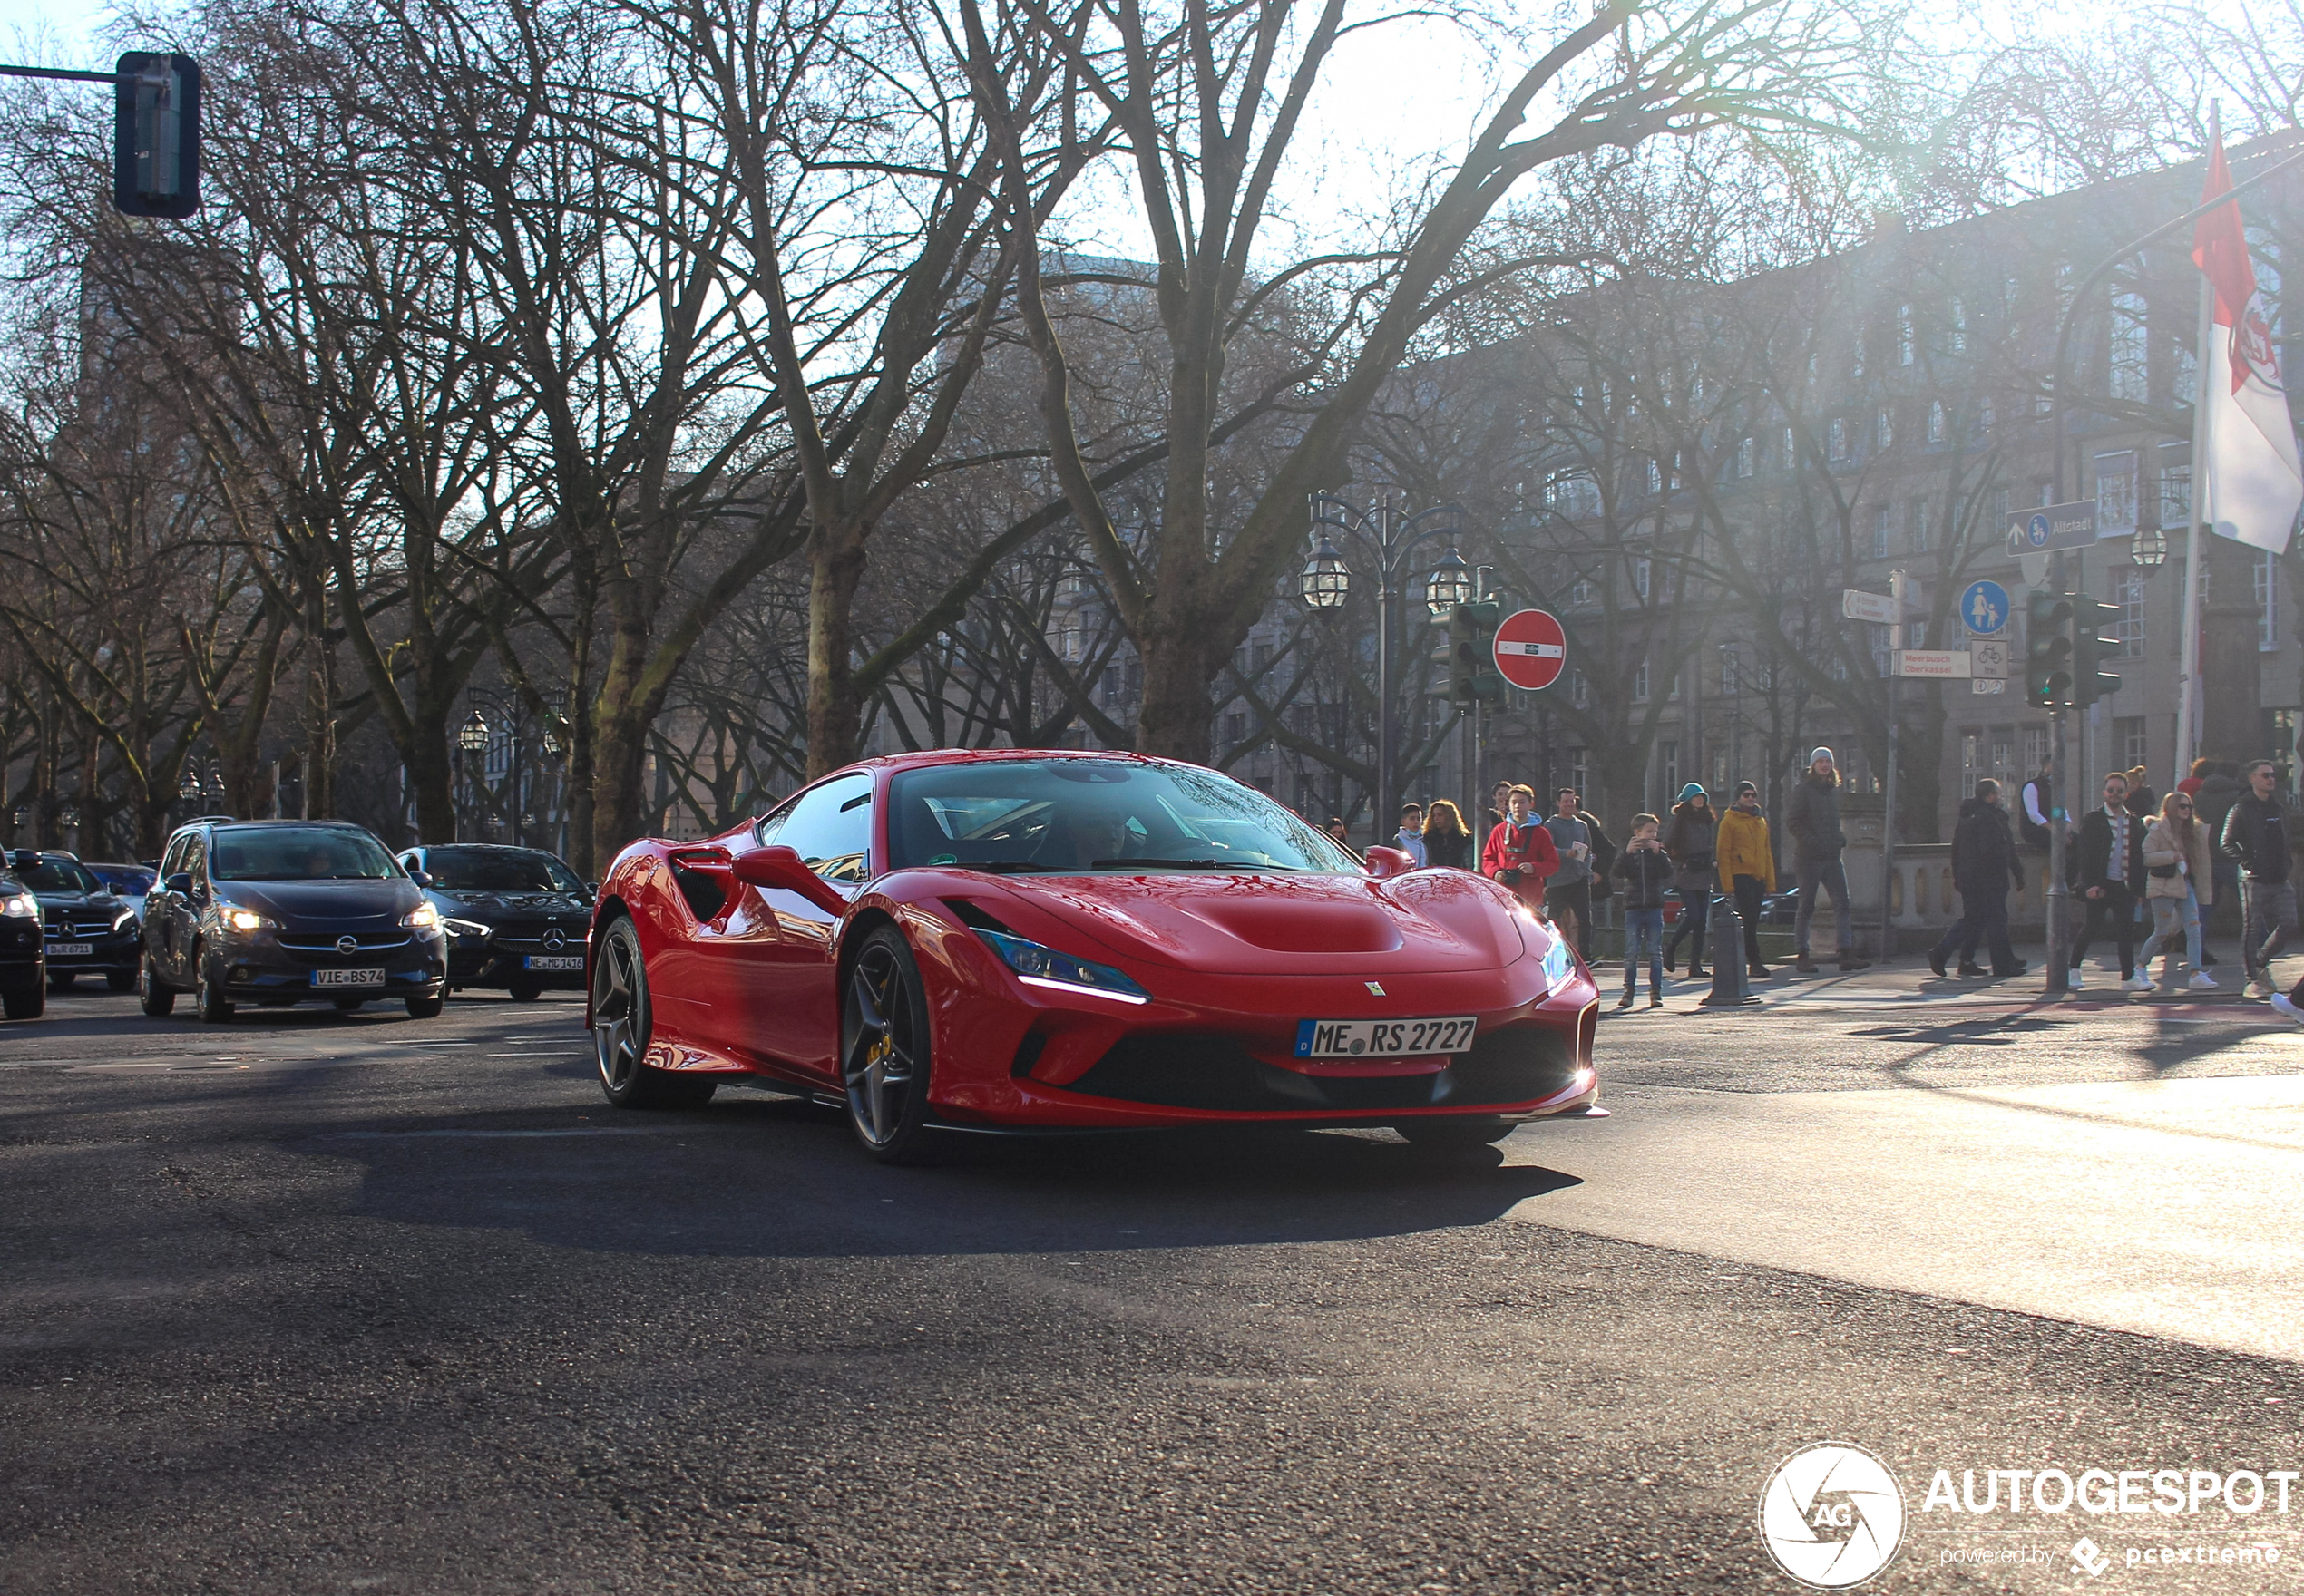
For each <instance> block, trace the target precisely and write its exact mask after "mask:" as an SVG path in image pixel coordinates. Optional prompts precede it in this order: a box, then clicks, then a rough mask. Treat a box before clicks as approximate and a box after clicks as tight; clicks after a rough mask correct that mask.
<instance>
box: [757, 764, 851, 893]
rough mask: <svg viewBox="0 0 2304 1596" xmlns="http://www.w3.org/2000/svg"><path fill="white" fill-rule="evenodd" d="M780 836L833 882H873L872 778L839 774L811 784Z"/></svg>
mask: <svg viewBox="0 0 2304 1596" xmlns="http://www.w3.org/2000/svg"><path fill="white" fill-rule="evenodd" d="M761 829H762V831H763V832H765V831H766V829H767V828H766V827H765V826H763V827H762V828H761ZM775 836H776V842H778V843H779V844H780V845H782V846H784V847H786V848H789V849H791V850H792V851H793V852H796V853H797V854H799V856H800V859H801V861H802V862H803V863H805V865H807V867H808V868H809V869H810V870H812V871H815V872H816V874H818V875H820V876H822V877H823V878H824V879H825V881H841V882H844V883H853V884H856V885H861V884H863V883H864V881H869V880H870V879H871V878H872V870H871V860H870V854H871V851H872V777H870V776H869V775H864V774H857V775H851V776H836V777H835V778H834V779H833V780H831V781H828V782H825V783H823V784H822V785H820V786H815V787H811V788H809V789H808V790H807V791H806V792H805V793H801V794H800V797H799V799H798V801H797V802H796V803H794V804H793V805H792V806H791V807H790V808H789V809H787V810H786V811H785V813H784V817H783V821H782V823H781V824H779V825H777V826H776V832H775Z"/></svg>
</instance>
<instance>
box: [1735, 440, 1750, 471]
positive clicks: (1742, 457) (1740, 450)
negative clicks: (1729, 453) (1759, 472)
mask: <svg viewBox="0 0 2304 1596" xmlns="http://www.w3.org/2000/svg"><path fill="white" fill-rule="evenodd" d="M1752 453H1753V441H1752V439H1750V438H1746V439H1744V440H1743V442H1742V443H1738V444H1737V445H1736V474H1737V475H1738V476H1740V477H1749V476H1750V475H1752Z"/></svg>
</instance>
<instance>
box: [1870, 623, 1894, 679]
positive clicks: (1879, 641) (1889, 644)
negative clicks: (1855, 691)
mask: <svg viewBox="0 0 2304 1596" xmlns="http://www.w3.org/2000/svg"><path fill="white" fill-rule="evenodd" d="M1864 629H1865V630H1866V631H1868V632H1870V633H1871V634H1872V674H1873V675H1874V676H1886V675H1888V667H1889V664H1890V663H1891V662H1890V661H1889V653H1890V651H1891V650H1893V649H1894V648H1895V647H1896V641H1895V638H1896V628H1894V627H1883V626H1868V627H1866V628H1864Z"/></svg>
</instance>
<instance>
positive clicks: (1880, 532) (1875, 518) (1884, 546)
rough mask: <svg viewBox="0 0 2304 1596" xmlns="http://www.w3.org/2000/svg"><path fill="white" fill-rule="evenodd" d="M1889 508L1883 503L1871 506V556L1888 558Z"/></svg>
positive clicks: (1881, 558) (1880, 558) (1879, 558)
mask: <svg viewBox="0 0 2304 1596" xmlns="http://www.w3.org/2000/svg"><path fill="white" fill-rule="evenodd" d="M1888 526H1889V508H1888V506H1887V505H1885V504H1876V505H1874V506H1873V507H1872V558H1873V559H1874V560H1886V559H1887V558H1888Z"/></svg>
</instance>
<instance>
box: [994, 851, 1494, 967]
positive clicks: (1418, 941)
mask: <svg viewBox="0 0 2304 1596" xmlns="http://www.w3.org/2000/svg"><path fill="white" fill-rule="evenodd" d="M1001 887H1002V888H1004V889H1005V890H1007V891H1008V892H1010V893H1013V894H1014V895H1015V896H1016V897H1018V898H1020V899H1023V900H1026V901H1028V902H1030V903H1032V904H1034V905H1036V906H1037V907H1039V908H1040V910H1042V911H1043V912H1045V913H1047V914H1049V915H1050V916H1052V917H1053V918H1055V919H1057V920H1061V921H1063V922H1064V923H1065V925H1066V926H1068V927H1069V928H1070V929H1073V930H1075V931H1078V932H1079V933H1081V934H1083V935H1085V936H1087V937H1089V938H1090V939H1094V940H1095V941H1096V942H1098V943H1099V944H1101V945H1102V946H1103V947H1104V948H1106V949H1109V950H1110V951H1112V952H1115V953H1119V954H1122V955H1125V956H1128V957H1131V958H1136V959H1147V960H1149V961H1150V962H1153V963H1156V964H1164V965H1169V966H1172V967H1175V968H1181V969H1205V970H1214V971H1220V972H1223V973H1225V974H1231V975H1336V974H1344V973H1351V972H1352V971H1356V970H1362V969H1365V970H1369V971H1372V972H1373V971H1380V970H1390V971H1391V972H1393V973H1395V974H1406V973H1410V972H1412V971H1423V970H1463V969H1494V968H1501V967H1502V966H1504V965H1507V964H1509V963H1511V962H1512V961H1513V960H1514V959H1518V958H1519V957H1521V955H1522V954H1523V953H1524V952H1526V951H1528V948H1527V944H1526V943H1524V942H1523V940H1522V939H1521V936H1520V933H1519V931H1518V928H1517V926H1516V925H1515V923H1514V916H1513V913H1512V911H1511V910H1510V908H1509V907H1508V906H1507V905H1506V904H1505V903H1504V902H1502V901H1501V898H1502V894H1501V892H1500V891H1499V890H1495V889H1492V888H1490V887H1489V885H1488V883H1487V882H1485V881H1481V880H1479V878H1478V877H1477V876H1472V875H1469V874H1466V873H1464V872H1462V871H1415V872H1413V873H1411V874H1409V875H1404V876H1398V877H1395V878H1393V879H1392V880H1391V881H1371V880H1368V879H1366V878H1364V877H1359V876H1321V875H1218V874H1213V873H1211V874H1197V873H1186V872H1182V871H1178V872H1176V873H1173V874H1158V875H1141V876H1129V875H1119V874H1112V875H1081V876H1023V877H1018V876H1010V877H1006V878H1004V879H1003V880H1002V881H1001ZM1082 951H1083V952H1086V951H1087V949H1082Z"/></svg>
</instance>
